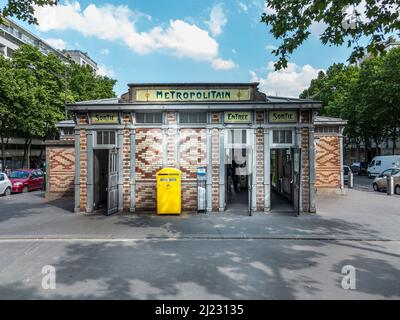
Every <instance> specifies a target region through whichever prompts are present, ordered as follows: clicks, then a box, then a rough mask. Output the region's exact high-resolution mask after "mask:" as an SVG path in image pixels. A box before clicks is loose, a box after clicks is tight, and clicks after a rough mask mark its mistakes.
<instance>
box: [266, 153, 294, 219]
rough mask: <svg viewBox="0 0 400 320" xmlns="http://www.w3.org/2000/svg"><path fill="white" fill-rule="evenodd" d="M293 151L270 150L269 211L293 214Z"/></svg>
mask: <svg viewBox="0 0 400 320" xmlns="http://www.w3.org/2000/svg"><path fill="white" fill-rule="evenodd" d="M293 159H294V149H293V148H280V149H271V182H270V183H271V211H273V212H280V213H289V214H293V213H294V211H295V210H294V202H295V198H296V197H295V192H296V190H295V189H296V188H295V179H294V171H295V170H294V169H295V168H294V161H293Z"/></svg>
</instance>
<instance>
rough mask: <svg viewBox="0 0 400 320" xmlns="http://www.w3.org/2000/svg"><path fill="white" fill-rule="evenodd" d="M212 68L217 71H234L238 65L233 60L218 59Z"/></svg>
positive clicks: (214, 61)
mask: <svg viewBox="0 0 400 320" xmlns="http://www.w3.org/2000/svg"><path fill="white" fill-rule="evenodd" d="M212 66H213V68H214V69H215V70H230V69H233V68H234V67H235V66H236V65H235V63H234V62H233V61H232V60H224V59H221V58H217V59H215V60H213V62H212Z"/></svg>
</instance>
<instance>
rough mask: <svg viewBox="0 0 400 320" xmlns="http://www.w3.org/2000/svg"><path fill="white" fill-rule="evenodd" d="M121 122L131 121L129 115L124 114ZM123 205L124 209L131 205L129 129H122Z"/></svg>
mask: <svg viewBox="0 0 400 320" xmlns="http://www.w3.org/2000/svg"><path fill="white" fill-rule="evenodd" d="M123 123H124V124H126V125H129V124H130V123H131V119H130V115H129V114H124V116H123ZM122 157H123V160H122V161H123V164H122V166H123V169H122V170H123V192H124V195H123V199H124V200H123V207H124V210H127V211H128V210H129V208H130V206H131V193H130V192H131V186H130V172H131V137H130V129H124V137H123V145H122Z"/></svg>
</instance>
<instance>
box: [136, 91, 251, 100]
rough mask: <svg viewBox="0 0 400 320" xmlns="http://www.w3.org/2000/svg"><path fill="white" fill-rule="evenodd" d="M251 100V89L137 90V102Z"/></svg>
mask: <svg viewBox="0 0 400 320" xmlns="http://www.w3.org/2000/svg"><path fill="white" fill-rule="evenodd" d="M246 100H250V89H201V90H198V89H193V90H192V89H176V90H173V89H170V90H165V89H160V90H158V89H137V90H136V101H138V102H139V101H143V102H173V101H178V102H179V101H246Z"/></svg>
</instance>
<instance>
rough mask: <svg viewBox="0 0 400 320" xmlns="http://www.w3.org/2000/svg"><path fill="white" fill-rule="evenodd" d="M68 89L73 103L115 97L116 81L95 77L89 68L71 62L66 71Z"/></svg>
mask: <svg viewBox="0 0 400 320" xmlns="http://www.w3.org/2000/svg"><path fill="white" fill-rule="evenodd" d="M67 75H68V76H67V78H68V88H69V91H70V93H71V95H72V96H71V97H70V99H71V100H72V101H73V102H76V101H84V100H96V99H103V98H113V97H115V96H116V95H115V92H114V91H113V88H114V85H115V84H116V80H114V79H110V78H108V77H103V76H98V75H95V74H94V73H93V71H92V69H91V68H90V67H89V66H80V65H78V64H76V63H74V62H72V61H71V64H70V65H69V68H68V71H67Z"/></svg>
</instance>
